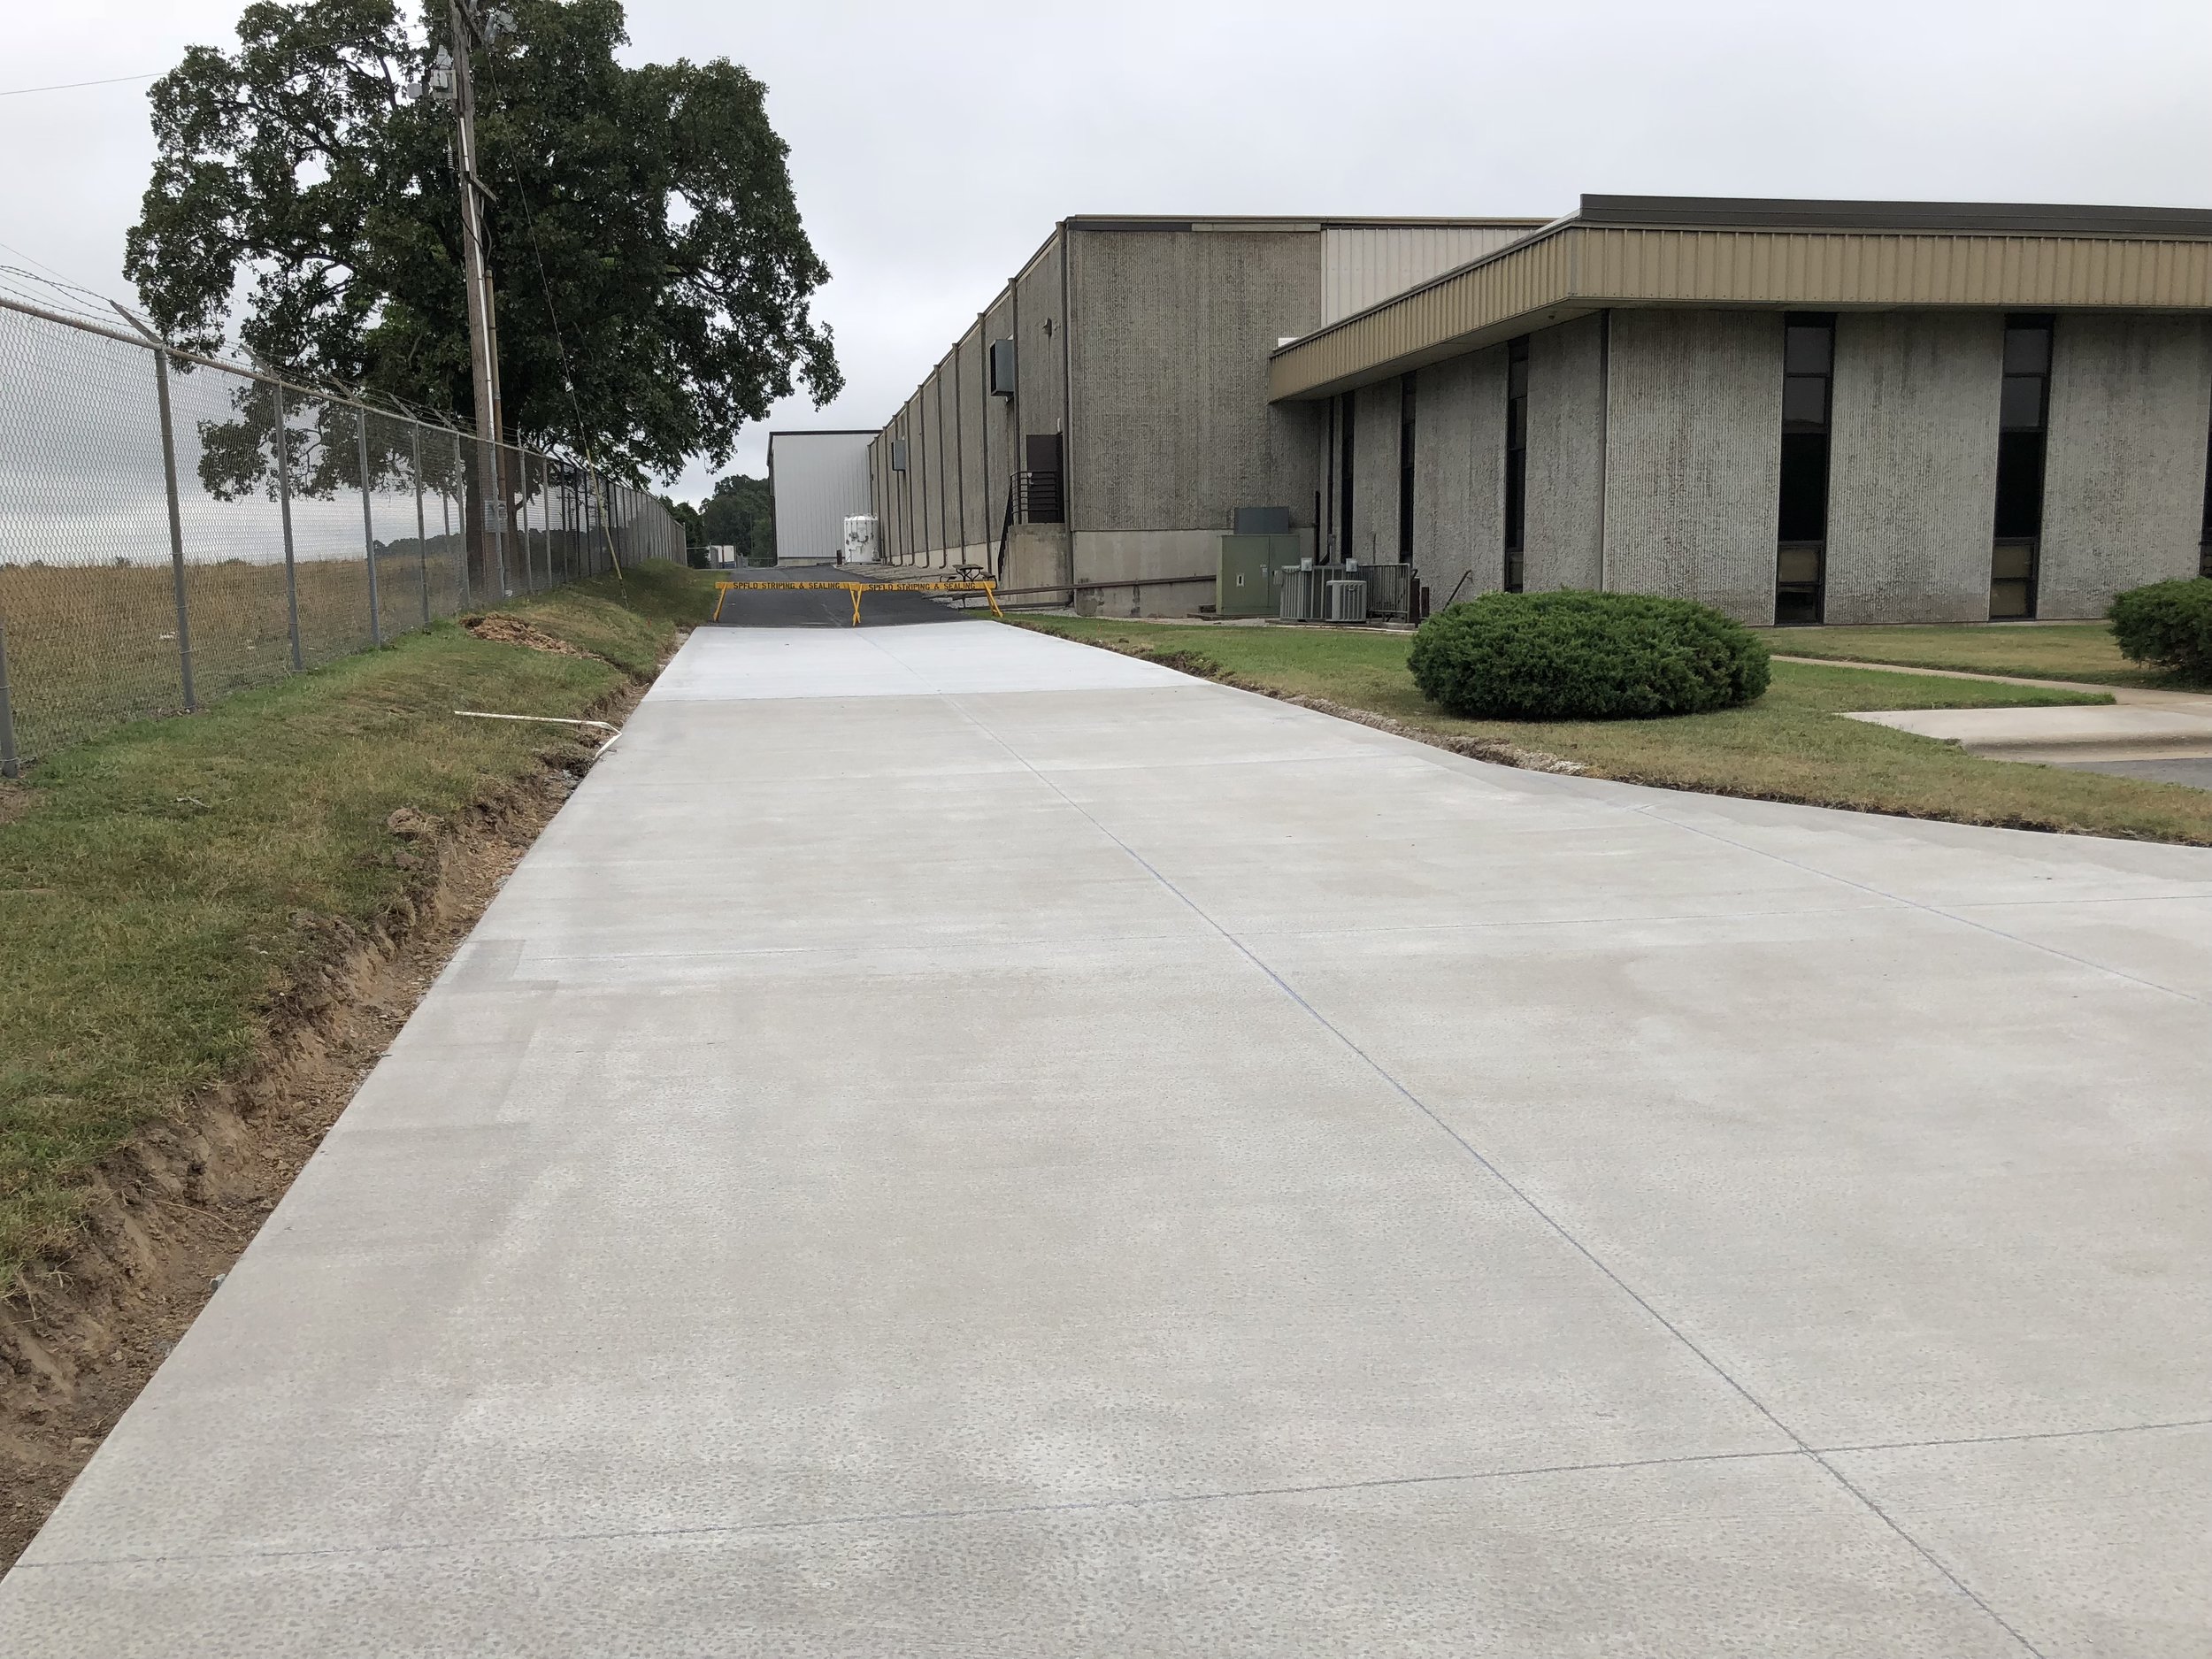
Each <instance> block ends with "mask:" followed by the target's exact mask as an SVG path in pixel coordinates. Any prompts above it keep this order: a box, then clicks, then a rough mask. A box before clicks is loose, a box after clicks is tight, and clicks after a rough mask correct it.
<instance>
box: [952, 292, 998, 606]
mask: <svg viewBox="0 0 2212 1659" xmlns="http://www.w3.org/2000/svg"><path fill="white" fill-rule="evenodd" d="M985 349H986V348H985V342H984V338H983V319H981V318H980V317H979V318H977V319H976V322H975V326H974V327H972V328H971V329H970V330H969V331H968V332H967V333H966V334H964V335H962V336H961V339H960V345H959V348H958V349H956V351H955V352H954V353H953V365H954V369H955V373H954V376H953V380H954V387H955V389H956V392H957V395H958V396H957V398H956V403H955V407H956V410H957V411H958V415H959V419H958V424H957V426H956V428H955V432H956V435H957V437H958V439H959V444H958V447H957V448H956V450H955V451H954V454H955V457H956V466H955V472H956V476H957V478H958V480H959V514H958V517H959V521H960V531H959V534H958V535H957V536H956V538H955V539H954V541H953V557H952V562H953V563H954V564H956V565H959V564H972V563H975V562H976V560H975V558H974V557H973V555H974V550H975V549H977V548H978V547H979V546H980V545H981V544H982V542H983V540H984V537H985V535H986V534H987V531H986V530H985V528H984V526H986V525H987V524H988V523H989V522H990V519H991V503H990V501H989V498H988V495H987V489H988V486H987V483H986V481H985V480H984V476H983V452H984V443H983V421H984V413H983V405H984V404H985V403H986V402H987V401H988V399H989V396H990V392H989V388H988V386H987V382H986V381H985V380H984V352H985Z"/></svg>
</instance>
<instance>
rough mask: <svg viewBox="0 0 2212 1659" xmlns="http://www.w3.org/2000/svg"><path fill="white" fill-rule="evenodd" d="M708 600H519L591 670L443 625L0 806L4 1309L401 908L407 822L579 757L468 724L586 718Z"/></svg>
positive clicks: (0, 1251) (70, 771) (128, 743)
mask: <svg viewBox="0 0 2212 1659" xmlns="http://www.w3.org/2000/svg"><path fill="white" fill-rule="evenodd" d="M710 600H711V589H710V588H709V587H707V586H706V585H704V584H703V583H702V582H700V581H698V580H696V579H695V577H694V576H693V575H692V574H691V573H690V572H681V571H677V570H674V569H672V568H671V567H668V566H665V565H654V566H648V567H646V568H645V569H643V570H641V571H637V572H632V574H631V576H630V579H629V580H627V581H626V582H623V583H621V584H617V583H615V582H614V581H613V580H611V579H604V578H603V579H600V580H595V581H591V582H588V583H582V584H579V585H578V586H577V587H574V588H566V589H561V590H557V591H556V592H553V593H550V594H546V595H539V596H537V597H534V598H529V599H522V600H518V601H515V602H513V603H511V604H510V605H508V606H506V607H503V608H504V609H507V610H510V611H515V612H517V613H518V614H520V615H522V616H525V617H526V618H528V619H529V621H530V622H531V623H532V624H534V626H537V627H538V628H541V629H542V630H544V631H545V632H546V633H549V634H552V635H554V636H555V637H557V638H558V639H562V640H565V641H568V642H569V643H570V644H572V645H573V646H575V647H577V648H578V649H580V650H583V651H588V652H591V653H594V655H592V656H588V657H587V656H565V655H557V654H554V653H552V652H549V651H544V650H533V649H526V648H525V647H522V646H518V645H510V644H495V643H492V642H489V641H483V640H479V639H476V638H474V637H472V635H470V634H467V633H465V631H463V629H462V628H460V627H459V626H456V625H455V624H452V623H441V624H438V625H436V626H433V627H431V628H429V629H426V630H425V631H422V632H420V633H417V634H411V635H409V636H407V637H406V638H404V639H403V640H401V641H399V642H398V643H396V645H394V646H391V647H389V648H388V649H384V650H381V651H373V652H368V653H365V654H364V655H361V656H357V657H347V658H345V659H343V660H342V661H340V662H338V663H335V664H332V665H331V666H329V667H327V668H325V669H319V670H316V671H314V672H309V673H305V674H300V675H296V676H293V677H290V678H288V679H287V680H283V681H281V682H280V683H279V684H277V685H274V686H270V687H264V688H261V689H258V690H253V691H246V692H242V693H240V694H239V695H236V696H234V697H231V698H228V699H226V700H225V701H223V702H220V703H216V704H214V705H213V706H212V707H211V709H209V710H207V711H206V712H204V713H202V714H198V715H194V716H191V717H188V718H173V719H166V720H154V721H142V722H140V723H138V724H136V725H133V726H125V727H122V728H121V729H119V730H118V731H116V732H114V733H111V734H109V735H108V736H105V737H104V738H101V739H99V740H97V741H93V742H90V743H87V744H85V745H83V746H81V747H79V748H76V749H65V750H63V751H62V752H60V753H58V754H57V755H55V756H54V757H52V758H51V759H50V760H49V761H47V762H45V763H44V764H41V765H39V766H37V767H35V768H34V770H33V772H32V773H31V775H30V776H29V777H28V778H27V780H25V782H24V783H22V784H19V785H12V786H0V941H5V943H4V949H0V1292H4V1291H5V1289H6V1288H7V1287H8V1286H11V1285H12V1284H13V1283H14V1282H15V1278H16V1274H17V1271H18V1270H19V1268H20V1267H21V1266H22V1265H23V1264H24V1263H26V1262H27V1261H28V1260H31V1259H33V1258H35V1257H37V1256H47V1255H52V1254H55V1253H58V1252H59V1251H62V1250H64V1249H65V1248H67V1247H68V1244H69V1243H70V1241H71V1239H72V1237H73V1225H74V1222H75V1219H76V1217H77V1216H78V1214H79V1213H80V1201H81V1193H82V1188H83V1183H84V1182H85V1180H86V1179H87V1178H88V1174H89V1172H90V1171H92V1170H93V1169H94V1168H95V1166H96V1165H97V1164H99V1163H100V1161H101V1160H102V1159H103V1158H104V1157H106V1156H109V1155H110V1154H111V1153H112V1152H114V1151H115V1150H116V1149H117V1148H119V1147H120V1146H121V1145H122V1144H123V1142H124V1141H125V1140H126V1139H127V1137H128V1136H129V1135H130V1134H131V1133H132V1132H133V1130H134V1129H135V1128H137V1127H138V1126H139V1125H142V1124H144V1123H146V1122H147V1121H149V1120H150V1119H151V1118H156V1117H158V1116H161V1115H163V1114H165V1113H167V1112H170V1111H172V1110H173V1109H175V1108H176V1107H177V1106H178V1105H179V1104H180V1102H183V1101H184V1100H185V1099H186V1098H187V1097H188V1095H190V1094H192V1093H193V1092H194V1091H195V1090H196V1089H198V1088H200V1087H203V1086H204V1085H206V1084H208V1083H210V1082H211V1081H213V1080H215V1079H218V1078H220V1077H222V1076H224V1075H226V1074H227V1073H228V1072H230V1071H233V1070H234V1068H236V1067H238V1066H240V1065H242V1064H244V1063H245V1062H246V1061H247V1060H248V1059H249V1057H250V1056H251V1055H252V1054H253V1052H254V1050H255V1048H256V1045H257V1041H259V1040H260V1038H261V1036H262V1033H263V1032H264V1031H265V1018H266V1016H267V1012H268V1010H269V1009H270V1008H271V1007H272V1005H273V1001H274V999H275V998H276V997H277V996H278V995H280V992H281V990H282V988H283V987H285V985H286V984H287V983H288V979H289V977H290V976H291V975H292V974H293V972H295V971H296V970H297V969H300V968H302V967H303V966H304V965H306V964H307V963H308V962H309V961H310V959H311V957H312V956H313V954H314V953H315V952H316V950H317V949H318V948H319V944H318V941H320V940H325V939H326V937H327V935H328V932H329V926H328V924H329V921H330V920H333V919H334V920H337V921H340V922H343V923H345V924H348V925H349V926H351V927H353V928H361V927H365V926H369V925H371V924H373V922H374V921H375V919H376V918H379V917H380V916H383V915H385V914H387V913H388V911H389V910H391V909H392V908H393V907H394V906H395V905H396V903H397V902H399V901H400V900H401V898H402V897H403V895H404V894H405V893H406V891H407V889H408V887H409V886H410V883H411V880H413V879H415V877H414V874H413V872H411V869H410V868H409V867H408V866H409V864H411V855H410V854H408V853H407V851H406V843H405V842H404V841H401V840H399V839H397V838H396V836H395V835H394V834H393V833H391V832H390V831H389V830H388V828H387V827H386V821H387V819H388V818H389V817H390V816H391V815H392V813H393V812H395V811H396V810H397V809H399V808H401V807H411V808H414V809H416V810H418V811H419V812H425V813H429V814H432V815H434V816H437V817H440V818H445V817H449V816H450V815H452V814H454V813H456V812H459V811H461V810H465V809H466V808H468V807H469V806H471V805H472V804H473V803H478V802H480V801H482V800H484V799H486V798H487V797H489V796H492V795H496V794H497V793H498V792H499V791H500V790H502V789H503V788H504V787H508V786H510V785H511V784H512V783H513V782H514V781H516V780H519V779H522V778H524V777H526V776H529V775H532V774H534V773H536V772H540V771H541V769H542V766H543V764H544V761H543V758H542V757H544V755H545V754H546V753H547V751H548V750H549V749H557V748H559V747H561V746H563V745H564V744H565V743H566V742H567V741H568V740H567V738H566V737H565V728H563V727H560V726H534V725H528V724H523V723H519V722H510V721H504V720H468V719H457V718H454V717H453V715H452V713H451V710H455V709H457V708H467V709H484V710H499V711H503V712H509V713H517V714H542V715H555V716H565V717H572V718H573V717H578V716H581V715H583V714H585V713H586V711H587V710H589V709H590V708H591V707H592V706H593V705H594V704H595V703H600V702H601V701H602V700H603V699H605V698H606V697H608V696H609V695H610V694H611V693H614V692H615V691H617V690H618V689H619V688H621V687H623V686H624V685H625V684H626V682H627V681H629V680H633V679H635V678H641V677H644V676H646V675H649V673H650V672H651V671H652V669H653V667H654V664H656V663H657V661H658V659H659V658H660V657H661V656H662V654H663V653H664V651H665V649H666V648H667V646H668V644H669V643H670V641H672V637H673V635H674V633H675V630H676V627H677V626H678V625H679V624H680V623H684V622H691V621H695V620H698V619H700V618H703V616H704V614H705V611H706V607H707V605H708V603H710ZM602 659H604V660H602Z"/></svg>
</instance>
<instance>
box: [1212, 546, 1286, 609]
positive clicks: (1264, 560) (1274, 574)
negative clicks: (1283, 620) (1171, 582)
mask: <svg viewBox="0 0 2212 1659" xmlns="http://www.w3.org/2000/svg"><path fill="white" fill-rule="evenodd" d="M1298 549H1299V538H1298V537H1296V536H1294V535H1290V534H1283V535H1225V536H1223V537H1222V538H1221V569H1220V574H1219V576H1218V578H1217V580H1216V581H1215V584H1214V587H1215V598H1214V614H1215V615H1216V616H1217V617H1271V616H1273V615H1274V614H1275V609H1276V605H1277V603H1278V602H1279V595H1280V594H1281V592H1282V580H1283V572H1285V571H1286V570H1295V569H1297V568H1298V560H1299V551H1298Z"/></svg>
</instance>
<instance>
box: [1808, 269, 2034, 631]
mask: <svg viewBox="0 0 2212 1659" xmlns="http://www.w3.org/2000/svg"><path fill="white" fill-rule="evenodd" d="M2003 357H2004V319H2003V317H2001V315H1999V314H1998V313H1996V312H1993V311H1846V312H1844V313H1843V314H1841V315H1840V316H1839V317H1838V318H1837V319H1836V362H1835V380H1834V383H1833V413H1832V417H1831V419H1830V423H1829V441H1828V563H1827V604H1826V617H1827V620H1828V621H1829V622H1831V623H1832V624H1847V623H1886V622H1985V621H1987V620H1988V619H1989V559H1990V541H1991V536H1992V534H1993V526H1994V523H1995V515H1996V503H1997V399H1998V392H1999V382H2000V380H2001V377H2002V375H2003V372H2004V371H2003ZM1775 375H1776V381H1777V384H1779V381H1780V377H1781V371H1780V368H1779V366H1777V368H1776V371H1775Z"/></svg>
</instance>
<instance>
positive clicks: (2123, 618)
mask: <svg viewBox="0 0 2212 1659" xmlns="http://www.w3.org/2000/svg"><path fill="white" fill-rule="evenodd" d="M2105 614H2106V615H2107V616H2108V617H2110V618H2112V637H2113V638H2114V640H2116V641H2118V643H2119V647H2120V650H2121V652H2122V653H2123V654H2124V656H2125V657H2127V658H2128V659H2129V660H2130V661H2131V662H2137V663H2147V664H2150V665H2151V666H2153V667H2155V668H2162V669H2164V670H2165V671H2166V672H2168V673H2170V674H2175V675H2178V676H2179V677H2180V678H2182V679H2184V680H2212V577H2204V576H2199V577H2196V578H2194V579H2193V580H2188V581H2178V582H2153V583H2152V584H2151V585H2150V586H2149V587H2147V588H2130V589H2129V590H2128V591H2127V592H2126V593H2124V594H2122V595H2120V596H2119V597H2118V598H2116V599H2115V600H2114V601H2113V602H2112V608H2111V610H2109V611H2107V612H2106V613H2105Z"/></svg>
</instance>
